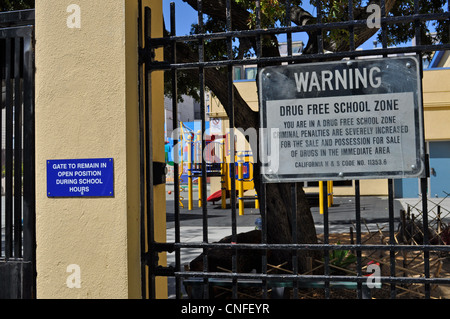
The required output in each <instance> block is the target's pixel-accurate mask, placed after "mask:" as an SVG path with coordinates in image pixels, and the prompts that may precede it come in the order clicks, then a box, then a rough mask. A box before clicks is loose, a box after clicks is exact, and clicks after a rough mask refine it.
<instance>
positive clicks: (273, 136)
mask: <svg viewBox="0 0 450 319" xmlns="http://www.w3.org/2000/svg"><path fill="white" fill-rule="evenodd" d="M259 85H260V101H261V127H262V133H261V144H260V147H261V156H262V159H264V160H262V163H263V165H262V174H263V177H264V180H265V181H266V182H286V181H305V180H316V181H317V180H348V179H369V178H405V177H422V176H424V173H425V171H424V166H425V165H424V157H425V155H424V151H423V149H424V144H423V143H424V140H423V124H422V123H423V119H422V114H423V112H422V101H421V83H420V77H419V63H418V60H417V58H416V57H414V56H409V57H400V58H382V59H374V60H352V61H340V62H332V63H316V64H298V65H287V66H275V67H267V68H264V69H263V70H261V72H260V78H259Z"/></svg>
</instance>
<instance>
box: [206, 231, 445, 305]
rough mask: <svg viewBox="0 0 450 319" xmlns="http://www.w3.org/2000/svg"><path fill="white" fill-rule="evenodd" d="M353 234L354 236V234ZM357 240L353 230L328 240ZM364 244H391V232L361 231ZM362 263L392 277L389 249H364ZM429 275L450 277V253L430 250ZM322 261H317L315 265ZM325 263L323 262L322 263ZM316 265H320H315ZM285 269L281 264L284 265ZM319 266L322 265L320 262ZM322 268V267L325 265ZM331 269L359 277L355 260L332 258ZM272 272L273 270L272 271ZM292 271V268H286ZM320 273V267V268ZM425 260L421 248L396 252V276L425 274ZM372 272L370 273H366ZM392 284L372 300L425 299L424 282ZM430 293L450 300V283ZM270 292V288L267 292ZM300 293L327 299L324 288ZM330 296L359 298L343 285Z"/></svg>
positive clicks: (251, 291) (242, 293) (254, 294)
mask: <svg viewBox="0 0 450 319" xmlns="http://www.w3.org/2000/svg"><path fill="white" fill-rule="evenodd" d="M353 237H355V235H354V234H353ZM322 240H323V238H321V237H319V242H322ZM355 241H356V239H355V238H353V241H352V234H351V233H341V234H330V236H329V243H330V244H352V243H355ZM361 243H362V244H363V245H375V244H376V245H379V244H383V245H385V244H388V243H389V234H388V233H384V232H381V231H380V232H372V233H362V234H361ZM343 252H345V253H346V254H348V256H350V255H349V254H353V255H354V256H356V252H350V251H343ZM361 257H362V259H361V265H362V273H363V275H364V274H366V271H367V265H368V263H373V262H375V263H378V264H379V265H380V270H381V276H382V277H389V276H390V271H391V269H390V268H391V265H390V263H391V258H390V252H389V251H386V250H370V249H369V250H367V251H362V254H361ZM429 261H430V277H431V278H436V277H439V278H450V255H438V254H436V253H433V252H431V253H430V258H429ZM317 264H320V262H319V263H317V262H316V264H315V265H317ZM322 265H323V263H322ZM314 267H317V266H314ZM281 268H282V267H281ZM319 268H320V265H319ZM322 269H323V267H322ZM272 270H275V272H279V269H275V268H274V269H272ZM330 270H331V271H333V270H335V271H336V274H337V275H350V276H351V275H355V276H356V262H353V263H351V264H349V265H345V266H344V267H338V266H337V264H336V263H335V262H334V261H333V260H332V259H330ZM269 271H270V270H269ZM284 271H286V272H289V270H284ZM319 272H320V269H319ZM423 272H424V259H423V252H421V251H408V252H407V253H403V252H397V253H396V255H395V276H396V277H413V278H419V277H424V274H423ZM367 275H369V273H367ZM392 288H393V286H392V285H391V284H390V283H383V284H382V287H381V288H379V289H372V290H371V296H370V297H371V298H372V299H390V298H392V297H394V298H395V299H424V298H425V289H424V285H423V284H415V283H401V284H400V283H396V284H395V293H394V294H393V295H391V294H392V291H393V289H392ZM430 289H431V292H430V297H431V298H432V299H450V285H435V284H432V285H431V286H430ZM230 293H231V291H230V290H229V289H224V288H219V290H216V291H215V295H216V297H218V298H229V297H230V296H228V297H227V294H230ZM268 293H269V294H271V291H270V290H269V291H268ZM289 294H290V295H285V298H286V297H290V298H293V297H294V296H293V291H292V289H291V290H290V291H289ZM297 295H298V298H299V299H323V298H325V297H326V296H325V292H324V289H323V288H319V289H312V288H308V289H298V291H297ZM238 296H239V297H241V298H262V297H263V296H262V290H261V288H247V289H242V288H239V289H238ZM329 298H331V299H357V298H358V296H357V291H356V290H350V289H343V288H331V289H330V295H329Z"/></svg>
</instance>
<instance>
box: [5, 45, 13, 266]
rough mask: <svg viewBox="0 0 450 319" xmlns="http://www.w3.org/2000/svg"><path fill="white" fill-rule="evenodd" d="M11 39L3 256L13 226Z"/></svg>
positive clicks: (9, 253)
mask: <svg viewBox="0 0 450 319" xmlns="http://www.w3.org/2000/svg"><path fill="white" fill-rule="evenodd" d="M11 53H12V39H11V38H7V39H6V74H5V82H6V106H5V108H6V141H5V143H6V159H5V179H6V180H5V256H6V258H11V257H12V239H13V238H12V227H13V220H12V214H13V201H12V182H13V180H12V178H13V175H12V174H13V158H12V155H13V145H12V140H13V136H12V134H13V130H12V129H13V111H12V105H13V90H12V83H11V72H12V62H11V55H12V54H11Z"/></svg>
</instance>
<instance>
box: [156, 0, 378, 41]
mask: <svg viewBox="0 0 450 319" xmlns="http://www.w3.org/2000/svg"><path fill="white" fill-rule="evenodd" d="M171 2H174V3H175V15H176V29H177V35H186V34H189V31H190V28H191V24H193V23H196V22H197V19H198V17H197V11H195V10H193V9H192V7H191V6H189V5H188V4H186V3H185V2H183V1H182V0H163V12H164V19H165V23H166V28H169V26H170V3H171ZM305 3H308V4H307V5H305V7H304V8H305V10H310V11H309V12H310V13H311V14H312V15H314V16H315V15H316V11H315V8H314V7H312V6H311V5H309V1H305ZM279 40H280V41H286V37H285V36H284V35H280V37H279ZM293 40H294V41H297V40H302V41H303V42H305V45H306V43H307V41H308V37H307V36H306V34H305V33H304V32H302V33H297V34H294V35H293ZM373 40H376V36H374V37H372V38H371V39H370V40H368V41H366V43H365V44H363V46H362V48H363V49H372V48H373Z"/></svg>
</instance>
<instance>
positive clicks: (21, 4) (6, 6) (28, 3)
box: [0, 0, 34, 11]
mask: <svg viewBox="0 0 450 319" xmlns="http://www.w3.org/2000/svg"><path fill="white" fill-rule="evenodd" d="M31 8H34V0H0V11H12V10H24V9H31Z"/></svg>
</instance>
